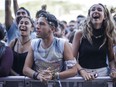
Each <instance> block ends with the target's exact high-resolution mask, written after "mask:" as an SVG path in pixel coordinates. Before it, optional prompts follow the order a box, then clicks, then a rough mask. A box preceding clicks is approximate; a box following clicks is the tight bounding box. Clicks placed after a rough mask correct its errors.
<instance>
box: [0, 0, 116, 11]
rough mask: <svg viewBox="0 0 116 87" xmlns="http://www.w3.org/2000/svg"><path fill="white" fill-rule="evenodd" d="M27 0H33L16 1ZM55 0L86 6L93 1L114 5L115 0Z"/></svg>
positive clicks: (0, 5) (93, 2)
mask: <svg viewBox="0 0 116 87" xmlns="http://www.w3.org/2000/svg"><path fill="white" fill-rule="evenodd" d="M4 1H5V0H0V9H4ZM28 1H33V0H18V3H19V4H21V3H24V2H28ZM38 1H39V0H38ZM42 1H43V3H44V2H45V1H47V0H42ZM49 1H50V0H49ZM56 1H67V2H71V3H80V4H83V5H85V6H86V7H90V6H91V5H92V4H95V3H103V4H105V5H108V6H116V0H56Z"/></svg>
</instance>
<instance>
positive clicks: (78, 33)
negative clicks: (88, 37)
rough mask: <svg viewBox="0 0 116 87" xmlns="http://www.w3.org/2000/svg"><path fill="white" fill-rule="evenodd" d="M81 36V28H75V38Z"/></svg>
mask: <svg viewBox="0 0 116 87" xmlns="http://www.w3.org/2000/svg"><path fill="white" fill-rule="evenodd" d="M81 37H82V30H77V31H76V33H75V38H77V39H80V38H81Z"/></svg>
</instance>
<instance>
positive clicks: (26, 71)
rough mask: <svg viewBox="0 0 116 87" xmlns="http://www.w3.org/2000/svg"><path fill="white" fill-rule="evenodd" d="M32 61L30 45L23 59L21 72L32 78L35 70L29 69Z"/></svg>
mask: <svg viewBox="0 0 116 87" xmlns="http://www.w3.org/2000/svg"><path fill="white" fill-rule="evenodd" d="M33 62H34V61H33V50H32V48H31V47H30V49H29V52H28V55H27V57H26V60H25V64H24V68H23V73H24V74H25V75H26V76H28V77H30V78H33V74H34V72H35V71H34V70H32V69H31V68H32V65H33Z"/></svg>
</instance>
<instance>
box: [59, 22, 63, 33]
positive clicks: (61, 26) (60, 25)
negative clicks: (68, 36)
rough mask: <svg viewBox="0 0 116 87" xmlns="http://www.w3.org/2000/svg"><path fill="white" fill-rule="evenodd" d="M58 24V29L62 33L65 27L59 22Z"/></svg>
mask: <svg viewBox="0 0 116 87" xmlns="http://www.w3.org/2000/svg"><path fill="white" fill-rule="evenodd" d="M58 24H59V27H60V28H61V30H62V31H63V30H65V27H64V25H63V24H62V23H61V22H59V23H58Z"/></svg>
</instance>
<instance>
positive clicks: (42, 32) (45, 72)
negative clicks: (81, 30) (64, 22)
mask: <svg viewBox="0 0 116 87" xmlns="http://www.w3.org/2000/svg"><path fill="white" fill-rule="evenodd" d="M57 27H58V23H57V19H56V17H55V16H54V15H52V14H50V13H41V14H40V16H39V19H38V21H37V24H36V28H37V31H36V32H37V36H38V37H41V38H39V39H35V40H33V41H32V43H31V47H30V49H29V53H28V55H27V58H26V61H25V65H24V68H23V73H24V74H25V75H26V76H28V77H31V78H33V79H36V80H37V79H39V80H40V81H42V82H47V81H49V80H51V79H53V80H55V79H58V80H59V81H60V79H64V78H68V77H72V76H75V75H76V73H77V69H76V64H77V62H76V59H75V58H74V57H73V54H72V51H71V50H70V45H69V43H68V42H66V41H64V40H62V39H60V38H56V37H54V34H53V33H54V32H55V31H56V29H57ZM63 60H64V61H63ZM63 62H65V63H66V65H67V67H68V68H69V69H68V70H65V71H62V68H63ZM33 64H35V66H34V69H32V65H33ZM39 86H40V87H46V85H43V84H39ZM63 87H64V86H63Z"/></svg>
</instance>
